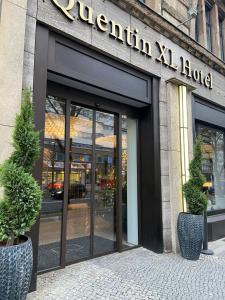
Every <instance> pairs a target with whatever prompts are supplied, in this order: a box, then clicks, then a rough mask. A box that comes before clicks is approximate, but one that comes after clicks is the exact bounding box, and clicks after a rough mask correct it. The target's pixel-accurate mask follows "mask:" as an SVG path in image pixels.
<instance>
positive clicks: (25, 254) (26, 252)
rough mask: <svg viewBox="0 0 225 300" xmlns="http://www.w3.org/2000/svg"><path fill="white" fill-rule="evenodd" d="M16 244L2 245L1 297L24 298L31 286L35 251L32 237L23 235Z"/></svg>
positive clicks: (0, 268)
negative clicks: (20, 240)
mask: <svg viewBox="0 0 225 300" xmlns="http://www.w3.org/2000/svg"><path fill="white" fill-rule="evenodd" d="M21 239H22V240H23V242H22V243H21V244H19V245H16V246H9V247H0V299H4V300H24V299H26V296H27V293H28V291H29V287H30V281H31V274H32V267H33V251H32V243H31V239H30V238H29V237H26V236H21Z"/></svg>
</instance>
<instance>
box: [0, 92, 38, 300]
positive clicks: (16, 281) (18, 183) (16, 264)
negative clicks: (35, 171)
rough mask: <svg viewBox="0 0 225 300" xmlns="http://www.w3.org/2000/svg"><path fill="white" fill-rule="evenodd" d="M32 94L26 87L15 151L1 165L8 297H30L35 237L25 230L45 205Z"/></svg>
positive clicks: (3, 282) (2, 277)
mask: <svg viewBox="0 0 225 300" xmlns="http://www.w3.org/2000/svg"><path fill="white" fill-rule="evenodd" d="M30 98H31V93H30V91H28V90H25V91H23V94H22V105H21V112H20V114H18V115H17V117H16V122H15V127H14V132H13V147H14V151H13V153H12V154H11V156H10V157H9V158H8V159H7V160H6V161H5V162H4V163H3V164H2V165H1V167H0V185H1V186H2V187H3V196H2V197H1V200H0V261H1V267H0V269H1V271H0V299H4V300H7V299H10V300H11V299H13V300H17V299H18V300H21V299H26V295H27V293H28V290H29V286H30V280H31V274H32V264H33V255H32V243H31V239H30V238H29V237H27V236H25V235H24V233H25V232H26V231H29V230H30V229H31V227H32V225H33V224H34V223H35V221H36V218H37V216H38V213H39V210H40V205H41V190H40V187H39V185H38V184H37V182H36V181H35V179H34V178H33V177H32V174H31V172H32V168H33V166H34V164H35V161H36V160H37V159H38V157H39V153H40V146H39V133H38V132H35V131H34V124H33V109H32V104H31V101H30Z"/></svg>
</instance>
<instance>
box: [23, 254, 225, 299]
mask: <svg viewBox="0 0 225 300" xmlns="http://www.w3.org/2000/svg"><path fill="white" fill-rule="evenodd" d="M224 274H225V257H217V256H203V255H201V256H200V259H199V260H198V261H188V260H185V259H183V258H182V257H180V256H179V255H176V254H156V253H153V252H151V251H148V250H146V249H144V248H138V249H135V250H130V251H126V252H123V253H115V254H111V255H107V256H104V257H99V258H96V259H92V260H88V261H85V262H82V263H78V264H74V265H70V266H68V267H66V268H65V269H62V270H58V271H54V272H50V273H45V274H43V275H40V276H38V290H37V291H36V292H34V293H31V294H29V295H28V298H27V299H28V300H39V299H41V300H45V299H46V300H53V299H54V300H60V299H63V300H67V299H68V300H73V299H74V300H75V299H76V300H97V299H100V300H103V299H104V300H114V299H115V300H123V299H124V300H127V299H130V300H145V299H146V300H181V299H184V300H192V299H193V300H209V299H213V300H223V299H225V289H224V287H225V276H224Z"/></svg>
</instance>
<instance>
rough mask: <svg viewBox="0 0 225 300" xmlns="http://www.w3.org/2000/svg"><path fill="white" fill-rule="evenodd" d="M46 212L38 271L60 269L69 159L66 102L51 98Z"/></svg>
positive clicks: (44, 172) (48, 103) (46, 140)
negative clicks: (66, 157) (67, 161)
mask: <svg viewBox="0 0 225 300" xmlns="http://www.w3.org/2000/svg"><path fill="white" fill-rule="evenodd" d="M43 152H44V157H43V168H42V192H43V200H42V208H41V213H40V230H39V249H38V256H39V258H38V270H39V271H42V270H46V269H51V268H54V267H57V266H59V265H60V256H61V226H62V211H63V185H64V157H65V155H64V154H65V102H64V101H63V99H61V98H58V97H53V96H48V97H47V99H46V106H45V136H44V151H43Z"/></svg>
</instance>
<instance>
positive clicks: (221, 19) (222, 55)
mask: <svg viewBox="0 0 225 300" xmlns="http://www.w3.org/2000/svg"><path fill="white" fill-rule="evenodd" d="M224 20H225V17H224V16H223V15H222V13H220V12H219V37H220V41H219V42H220V58H221V59H222V60H223V61H225V49H224V48H225V45H224V30H223V23H224Z"/></svg>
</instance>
